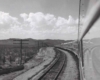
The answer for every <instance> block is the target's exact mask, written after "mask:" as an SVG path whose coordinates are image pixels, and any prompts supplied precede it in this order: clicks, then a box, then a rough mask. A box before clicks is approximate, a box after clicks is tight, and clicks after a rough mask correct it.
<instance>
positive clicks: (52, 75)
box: [38, 54, 66, 80]
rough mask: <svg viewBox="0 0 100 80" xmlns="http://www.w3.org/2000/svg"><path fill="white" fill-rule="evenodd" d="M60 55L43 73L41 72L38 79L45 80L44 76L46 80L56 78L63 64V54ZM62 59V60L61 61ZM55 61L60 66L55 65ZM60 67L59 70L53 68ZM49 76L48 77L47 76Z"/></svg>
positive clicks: (54, 79) (55, 79)
mask: <svg viewBox="0 0 100 80" xmlns="http://www.w3.org/2000/svg"><path fill="white" fill-rule="evenodd" d="M61 55H62V57H60V58H59V60H58V61H57V62H56V63H55V64H54V65H53V66H52V67H51V68H50V69H49V70H48V71H47V72H46V73H45V74H43V75H42V76H41V77H40V78H39V79H38V80H47V79H46V78H48V80H49V79H50V80H57V78H58V76H59V75H60V73H61V72H62V70H63V67H64V64H65V62H66V61H65V60H66V58H65V54H61ZM62 61H63V62H62ZM57 63H59V65H61V67H60V66H59V65H57ZM55 66H56V67H58V68H59V67H60V69H59V70H57V71H56V70H54V69H53V68H54V67H55ZM49 77H50V78H49Z"/></svg>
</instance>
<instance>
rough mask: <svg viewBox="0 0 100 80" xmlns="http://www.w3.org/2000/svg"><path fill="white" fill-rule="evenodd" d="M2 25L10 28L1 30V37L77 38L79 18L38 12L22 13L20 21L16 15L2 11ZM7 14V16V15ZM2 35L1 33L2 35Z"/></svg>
mask: <svg viewBox="0 0 100 80" xmlns="http://www.w3.org/2000/svg"><path fill="white" fill-rule="evenodd" d="M0 14H2V16H0V25H5V24H6V25H7V26H6V27H3V28H4V29H6V28H8V30H6V31H3V30H2V31H1V34H4V36H2V37H1V38H5V36H6V38H10V37H11V38H13V37H15V38H35V39H46V38H49V39H50V38H52V39H68V38H69V39H72V38H77V20H76V19H74V18H73V17H72V16H69V18H68V19H65V18H63V17H55V16H54V15H53V14H49V13H48V14H44V13H42V12H37V13H32V12H31V13H29V14H26V13H22V14H20V17H21V18H22V20H23V21H22V22H19V21H18V19H17V18H16V17H12V16H10V15H9V13H4V12H1V13H0ZM5 15H6V16H5ZM0 36H1V35H0Z"/></svg>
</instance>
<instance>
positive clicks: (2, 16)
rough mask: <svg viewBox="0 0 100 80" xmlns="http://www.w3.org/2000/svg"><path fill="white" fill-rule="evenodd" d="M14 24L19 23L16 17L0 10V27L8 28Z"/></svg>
mask: <svg viewBox="0 0 100 80" xmlns="http://www.w3.org/2000/svg"><path fill="white" fill-rule="evenodd" d="M16 24H19V22H18V20H17V18H16V17H12V16H10V15H9V13H5V12H2V11H0V29H9V28H10V27H11V26H13V25H16Z"/></svg>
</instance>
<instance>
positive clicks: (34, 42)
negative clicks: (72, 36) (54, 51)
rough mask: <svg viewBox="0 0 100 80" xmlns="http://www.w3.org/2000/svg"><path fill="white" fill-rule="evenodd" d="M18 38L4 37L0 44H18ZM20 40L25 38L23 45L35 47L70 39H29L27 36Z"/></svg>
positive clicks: (51, 44) (56, 43)
mask: <svg viewBox="0 0 100 80" xmlns="http://www.w3.org/2000/svg"><path fill="white" fill-rule="evenodd" d="M17 40H20V39H17V38H11V39H6V40H0V46H20V44H19V43H20V42H19V41H17ZM22 40H26V41H23V43H24V44H23V46H33V47H37V46H38V45H39V46H54V45H58V44H61V43H65V42H69V41H70V40H66V41H65V40H51V39H45V40H36V39H31V38H27V39H22Z"/></svg>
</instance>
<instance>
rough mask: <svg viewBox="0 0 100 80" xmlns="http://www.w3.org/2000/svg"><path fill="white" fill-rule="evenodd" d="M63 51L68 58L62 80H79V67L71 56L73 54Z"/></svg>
mask: <svg viewBox="0 0 100 80" xmlns="http://www.w3.org/2000/svg"><path fill="white" fill-rule="evenodd" d="M61 51H62V52H64V53H65V54H66V56H67V66H66V68H65V71H64V73H63V75H62V78H61V80H79V70H78V65H77V63H76V61H75V59H74V58H73V56H72V55H71V54H73V53H69V52H67V51H64V50H61Z"/></svg>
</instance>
